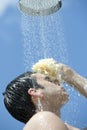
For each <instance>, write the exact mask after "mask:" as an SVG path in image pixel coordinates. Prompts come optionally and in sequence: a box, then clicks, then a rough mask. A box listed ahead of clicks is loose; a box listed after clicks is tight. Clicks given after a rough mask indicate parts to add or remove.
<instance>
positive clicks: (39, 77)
mask: <svg viewBox="0 0 87 130" xmlns="http://www.w3.org/2000/svg"><path fill="white" fill-rule="evenodd" d="M32 77H33V78H35V80H36V82H37V83H38V84H39V85H41V86H43V87H44V88H45V87H56V86H58V83H57V84H56V83H55V82H51V81H50V80H48V79H47V76H46V75H43V74H39V73H36V74H32Z"/></svg>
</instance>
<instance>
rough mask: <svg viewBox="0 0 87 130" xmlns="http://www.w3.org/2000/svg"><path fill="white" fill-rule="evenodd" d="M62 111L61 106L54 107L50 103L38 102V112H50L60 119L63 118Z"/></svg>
mask: <svg viewBox="0 0 87 130" xmlns="http://www.w3.org/2000/svg"><path fill="white" fill-rule="evenodd" d="M60 109H61V107H60V106H59V107H58V106H57V107H56V106H54V105H51V104H49V103H48V102H47V103H46V102H45V103H44V102H40V100H38V103H37V105H36V112H40V111H50V112H53V113H54V114H56V115H57V116H58V117H60V116H61V114H60Z"/></svg>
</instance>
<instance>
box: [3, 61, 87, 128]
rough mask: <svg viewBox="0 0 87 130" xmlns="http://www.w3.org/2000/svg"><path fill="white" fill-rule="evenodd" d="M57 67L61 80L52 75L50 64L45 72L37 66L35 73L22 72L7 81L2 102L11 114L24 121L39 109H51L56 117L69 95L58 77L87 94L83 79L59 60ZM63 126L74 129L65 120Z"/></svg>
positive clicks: (86, 95) (85, 82) (86, 82)
mask: <svg viewBox="0 0 87 130" xmlns="http://www.w3.org/2000/svg"><path fill="white" fill-rule="evenodd" d="M47 60H48V59H47ZM48 63H49V62H48ZM46 64H47V63H46ZM55 64H56V63H55ZM57 64H58V63H57ZM51 65H52V64H51ZM45 67H46V66H45ZM57 67H59V68H58V71H59V72H58V71H57V72H58V73H60V72H61V80H60V77H59V76H58V78H57V77H56V76H55V75H56V74H54V73H53V71H52V67H51V70H50V67H48V68H49V69H46V73H43V74H41V73H42V72H44V71H42V72H41V71H40V70H39V71H40V72H39V73H31V72H26V73H24V74H23V75H21V76H19V77H17V78H16V79H14V80H13V81H12V82H11V83H9V84H8V86H7V88H6V91H5V93H4V103H5V106H6V108H7V110H8V111H9V113H10V114H11V115H12V116H13V117H14V118H16V119H17V120H19V121H21V122H24V123H27V122H28V121H29V120H31V118H32V117H33V115H34V114H36V113H38V112H40V111H42V110H43V111H49V112H52V113H54V114H56V115H57V116H58V117H60V111H61V107H62V106H63V105H64V104H65V103H67V101H68V97H69V95H68V94H67V93H66V90H65V89H64V87H63V86H61V82H62V81H63V82H67V83H68V84H70V85H73V86H74V87H75V88H76V89H78V90H79V92H80V93H82V94H83V95H84V96H85V97H87V91H86V84H87V80H86V79H85V78H83V77H82V76H80V75H79V74H77V73H76V72H75V71H73V70H72V69H71V68H69V67H68V66H66V65H63V64H62V65H61V67H60V66H57ZM39 68H40V67H39ZM41 68H42V67H41ZM43 68H44V67H43ZM53 68H55V66H54V67H53ZM37 70H38V69H37ZM53 70H57V69H53ZM50 71H52V73H51V72H50ZM49 72H50V74H49ZM55 77H56V78H55ZM78 79H79V80H78ZM66 126H67V128H68V130H76V128H74V127H72V126H70V125H68V124H66ZM25 130H26V129H25ZM31 130H32V129H31Z"/></svg>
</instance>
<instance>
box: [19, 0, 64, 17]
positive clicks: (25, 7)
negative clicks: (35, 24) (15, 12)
mask: <svg viewBox="0 0 87 130" xmlns="http://www.w3.org/2000/svg"><path fill="white" fill-rule="evenodd" d="M61 6H62V2H61V0H19V8H20V10H21V11H22V12H23V13H25V14H28V15H33V16H45V15H50V14H52V13H54V12H56V11H58V10H59V9H60V8H61Z"/></svg>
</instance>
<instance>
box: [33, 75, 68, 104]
mask: <svg viewBox="0 0 87 130" xmlns="http://www.w3.org/2000/svg"><path fill="white" fill-rule="evenodd" d="M32 76H33V77H34V78H35V79H36V82H37V83H38V84H39V85H40V86H42V87H43V89H40V91H41V93H42V94H43V95H44V101H45V102H49V103H51V104H52V105H54V106H55V105H56V106H62V105H64V104H65V103H66V102H67V101H68V94H67V93H66V90H65V89H64V87H63V86H60V85H58V83H57V82H56V83H55V82H51V81H50V80H49V78H48V77H47V76H46V75H42V74H33V75H32Z"/></svg>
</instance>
